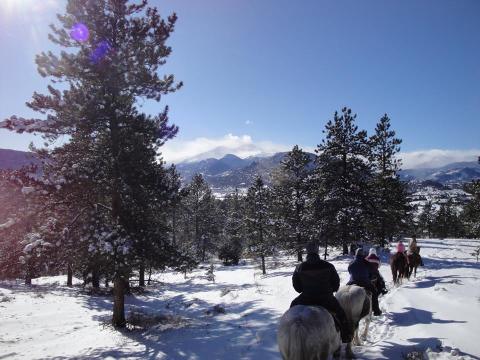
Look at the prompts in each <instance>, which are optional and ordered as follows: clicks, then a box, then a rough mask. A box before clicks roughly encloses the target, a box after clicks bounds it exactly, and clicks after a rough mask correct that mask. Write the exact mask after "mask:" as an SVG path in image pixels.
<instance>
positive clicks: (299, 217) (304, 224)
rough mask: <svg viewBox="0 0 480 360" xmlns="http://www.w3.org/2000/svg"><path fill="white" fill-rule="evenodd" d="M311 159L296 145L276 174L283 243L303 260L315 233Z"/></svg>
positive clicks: (278, 222) (275, 196)
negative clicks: (303, 252)
mask: <svg viewBox="0 0 480 360" xmlns="http://www.w3.org/2000/svg"><path fill="white" fill-rule="evenodd" d="M311 163H312V159H311V158H310V156H309V154H307V153H306V152H304V151H303V150H302V149H300V148H299V147H298V145H295V146H294V147H293V149H292V150H291V151H290V152H289V153H287V155H286V156H285V159H284V160H282V162H281V165H280V167H279V169H278V171H277V172H276V173H275V175H274V178H273V184H274V186H273V195H274V202H275V205H276V206H275V209H276V213H277V215H278V216H276V217H277V218H278V221H277V229H278V228H280V229H278V231H279V232H280V233H281V234H282V235H281V236H282V238H283V241H285V244H284V247H285V248H286V249H288V250H290V251H292V250H293V251H294V252H295V253H296V255H297V260H298V261H302V260H303V259H302V251H303V248H304V247H305V245H306V243H307V242H308V240H309V239H310V238H311V236H312V231H311V229H312V206H311V205H312V201H311V197H312V196H311V189H312V180H311V173H312V168H311Z"/></svg>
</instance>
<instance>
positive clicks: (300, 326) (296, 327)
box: [285, 318, 308, 360]
mask: <svg viewBox="0 0 480 360" xmlns="http://www.w3.org/2000/svg"><path fill="white" fill-rule="evenodd" d="M287 331H288V335H287V339H288V340H287V344H285V345H286V354H288V355H287V356H286V357H285V358H286V359H288V360H306V359H307V356H306V353H305V352H306V351H305V350H306V349H305V348H306V343H305V339H306V338H307V334H308V333H307V328H306V326H305V324H304V323H303V321H302V319H301V318H299V319H297V320H296V321H295V322H294V323H292V325H291V326H290V327H289V329H288V330H287Z"/></svg>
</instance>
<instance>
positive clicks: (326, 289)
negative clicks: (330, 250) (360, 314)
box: [290, 243, 352, 342]
mask: <svg viewBox="0 0 480 360" xmlns="http://www.w3.org/2000/svg"><path fill="white" fill-rule="evenodd" d="M306 250H307V259H306V261H304V262H302V263H301V264H299V265H298V266H297V267H296V268H295V271H294V272H293V276H292V282H293V287H294V289H295V290H296V291H297V292H299V293H300V295H299V296H297V297H296V298H295V299H294V300H293V301H292V304H291V305H290V307H292V306H295V305H318V306H322V307H324V308H325V309H327V310H328V311H330V312H332V313H334V314H335V316H336V318H337V319H338V321H339V323H340V324H339V325H340V334H341V337H342V341H343V342H350V341H352V334H351V333H350V330H349V326H348V321H347V316H346V315H345V311H344V310H343V308H342V307H341V306H340V304H339V303H338V300H337V299H336V298H335V296H333V293H334V292H336V291H337V290H338V288H339V287H340V278H339V277H338V273H337V270H336V269H335V266H333V265H332V264H330V263H329V262H327V261H323V260H321V259H320V256H319V255H318V244H316V243H309V244H308V245H307V247H306Z"/></svg>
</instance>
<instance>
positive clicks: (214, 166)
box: [177, 152, 480, 193]
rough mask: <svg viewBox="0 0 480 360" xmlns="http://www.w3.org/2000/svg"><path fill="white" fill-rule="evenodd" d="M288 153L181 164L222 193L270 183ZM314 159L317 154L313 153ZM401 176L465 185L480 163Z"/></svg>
mask: <svg viewBox="0 0 480 360" xmlns="http://www.w3.org/2000/svg"><path fill="white" fill-rule="evenodd" d="M286 154H287V153H286V152H280V153H277V154H275V155H272V156H267V157H250V158H246V159H241V158H239V157H237V156H235V155H231V154H229V155H225V156H224V157H223V158H221V159H214V158H210V159H207V160H201V161H193V162H184V163H180V164H178V165H177V169H178V171H179V172H180V175H181V176H182V180H183V181H184V182H185V183H187V182H189V181H190V180H191V178H192V176H193V175H194V174H196V173H201V174H202V175H203V176H204V177H205V179H206V180H207V182H208V183H209V184H210V186H212V187H213V188H214V190H215V191H216V192H218V193H225V192H228V191H231V190H233V189H235V188H239V189H244V188H248V187H249V186H250V185H251V184H252V182H253V179H254V178H255V176H256V175H261V176H262V177H263V178H264V179H265V181H266V182H267V183H268V182H269V181H270V176H271V174H272V172H273V170H274V169H275V168H276V167H278V166H279V165H280V162H281V161H282V160H283V158H284V157H285V155H286ZM310 156H311V159H312V166H313V160H314V159H315V154H310ZM400 177H401V179H402V180H404V181H408V182H409V183H410V184H411V187H412V190H414V191H416V190H418V189H422V188H426V187H429V188H435V189H437V190H446V189H448V188H461V187H462V185H463V184H464V183H465V182H469V181H472V180H474V179H480V165H479V164H478V163H476V162H473V161H472V162H462V163H452V164H449V165H445V166H442V167H439V168H432V169H406V170H402V171H401V172H400Z"/></svg>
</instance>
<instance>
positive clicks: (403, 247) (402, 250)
mask: <svg viewBox="0 0 480 360" xmlns="http://www.w3.org/2000/svg"><path fill="white" fill-rule="evenodd" d="M397 251H398V252H404V251H405V245H403V242H401V241H399V242H398V244H397Z"/></svg>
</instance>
